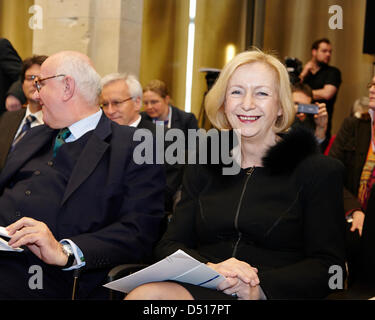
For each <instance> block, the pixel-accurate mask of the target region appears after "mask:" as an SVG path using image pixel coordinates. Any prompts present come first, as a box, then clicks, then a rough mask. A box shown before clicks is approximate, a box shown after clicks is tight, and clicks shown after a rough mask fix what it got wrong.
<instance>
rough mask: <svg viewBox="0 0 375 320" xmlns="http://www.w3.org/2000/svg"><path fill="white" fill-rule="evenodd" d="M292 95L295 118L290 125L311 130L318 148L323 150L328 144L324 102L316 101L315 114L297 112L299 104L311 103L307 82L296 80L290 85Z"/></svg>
mask: <svg viewBox="0 0 375 320" xmlns="http://www.w3.org/2000/svg"><path fill="white" fill-rule="evenodd" d="M292 97H293V102H294V107H295V111H296V119H295V121H294V123H293V124H292V126H293V127H294V126H299V125H301V126H303V127H305V128H307V129H309V130H311V131H312V132H313V133H314V135H315V138H316V139H317V140H318V143H319V146H320V149H321V151H322V152H324V150H325V148H326V147H327V144H328V139H327V135H326V132H327V124H328V113H327V109H326V107H325V104H324V103H316V105H317V106H318V108H319V111H318V113H317V114H307V113H300V112H298V105H299V104H312V90H311V88H310V87H309V86H308V85H307V84H303V83H300V82H297V83H296V84H294V85H293V87H292Z"/></svg>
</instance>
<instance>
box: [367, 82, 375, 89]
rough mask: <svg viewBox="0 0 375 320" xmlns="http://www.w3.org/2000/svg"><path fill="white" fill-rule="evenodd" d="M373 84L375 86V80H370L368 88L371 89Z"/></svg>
mask: <svg viewBox="0 0 375 320" xmlns="http://www.w3.org/2000/svg"><path fill="white" fill-rule="evenodd" d="M372 86H375V82H369V83H368V84H367V89H370V88H371V87H372Z"/></svg>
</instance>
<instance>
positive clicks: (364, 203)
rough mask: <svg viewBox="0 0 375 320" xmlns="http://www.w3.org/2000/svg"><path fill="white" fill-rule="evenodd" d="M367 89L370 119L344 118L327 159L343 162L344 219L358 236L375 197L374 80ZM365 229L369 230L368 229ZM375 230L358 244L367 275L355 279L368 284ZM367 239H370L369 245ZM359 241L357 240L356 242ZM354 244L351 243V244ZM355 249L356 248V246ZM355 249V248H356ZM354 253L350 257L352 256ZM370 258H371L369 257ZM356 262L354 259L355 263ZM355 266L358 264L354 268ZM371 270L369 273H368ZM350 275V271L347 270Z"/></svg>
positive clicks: (373, 262) (373, 261)
mask: <svg viewBox="0 0 375 320" xmlns="http://www.w3.org/2000/svg"><path fill="white" fill-rule="evenodd" d="M368 88H369V104H368V107H369V111H368V113H369V115H370V117H360V118H358V117H356V116H350V117H347V118H346V119H345V120H344V122H343V124H342V126H341V128H340V130H339V131H338V133H337V135H336V139H335V141H334V142H333V144H332V147H331V150H330V152H329V155H330V156H331V157H333V158H337V159H339V160H341V161H342V163H343V164H344V166H345V180H344V185H345V190H344V207H345V211H346V217H347V220H348V221H349V222H351V231H356V230H358V233H359V235H363V237H364V234H365V229H366V225H367V226H368V225H369V221H370V220H371V219H372V218H371V217H370V218H369V216H374V215H375V207H374V205H375V198H374V197H375V195H374V192H373V189H374V188H373V184H374V181H375V179H374V174H375V150H374V142H375V140H374V136H373V128H374V123H373V122H374V110H375V77H374V78H373V79H372V82H370V83H369V85H368ZM367 228H370V227H369V226H368V227H367ZM374 232H375V230H371V231H370V229H368V231H367V235H366V237H364V238H365V239H362V240H361V241H362V242H363V243H364V244H367V245H369V248H368V250H365V252H366V253H365V255H369V256H368V257H367V260H364V261H366V262H365V263H364V264H365V265H366V267H365V269H366V270H367V271H368V272H359V273H358V271H356V270H358V269H356V270H355V271H354V272H357V275H358V276H363V275H366V276H367V277H368V280H370V279H374V283H375V277H374V276H373V268H374V266H375V256H374V255H373V253H371V254H370V252H373V244H374V243H375V242H374V238H373V234H374ZM368 239H372V240H371V241H372V244H371V241H369V240H368ZM357 240H358V239H357ZM353 241H354V240H353ZM357 245H358V244H357ZM356 248H357V247H356ZM355 253H356V252H354V253H353V254H355ZM371 255H372V256H371ZM356 262H357V260H356V259H355V262H354V263H356ZM356 265H357V264H356ZM370 267H372V269H371V270H372V271H371V273H370V271H369V270H370ZM349 272H350V270H349Z"/></svg>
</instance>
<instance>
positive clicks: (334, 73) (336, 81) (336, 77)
mask: <svg viewBox="0 0 375 320" xmlns="http://www.w3.org/2000/svg"><path fill="white" fill-rule="evenodd" d="M325 84H331V85H333V86H335V87H336V88H337V89H338V88H339V87H340V84H341V72H340V70H339V69H337V68H333V67H332V68H331V69H330V70H329V72H327V77H326V79H325Z"/></svg>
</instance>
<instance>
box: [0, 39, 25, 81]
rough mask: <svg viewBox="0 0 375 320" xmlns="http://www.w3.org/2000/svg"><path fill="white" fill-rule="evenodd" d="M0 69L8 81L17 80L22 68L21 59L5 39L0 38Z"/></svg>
mask: <svg viewBox="0 0 375 320" xmlns="http://www.w3.org/2000/svg"><path fill="white" fill-rule="evenodd" d="M0 41H1V45H0V48H1V50H0V69H1V70H2V72H3V74H5V76H6V77H7V78H8V79H9V83H13V82H14V81H17V79H18V77H19V76H20V72H21V69H22V60H21V58H20V56H19V55H18V53H17V51H16V50H15V49H14V48H13V46H12V45H11V43H10V42H9V41H8V40H7V39H1V40H0Z"/></svg>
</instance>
